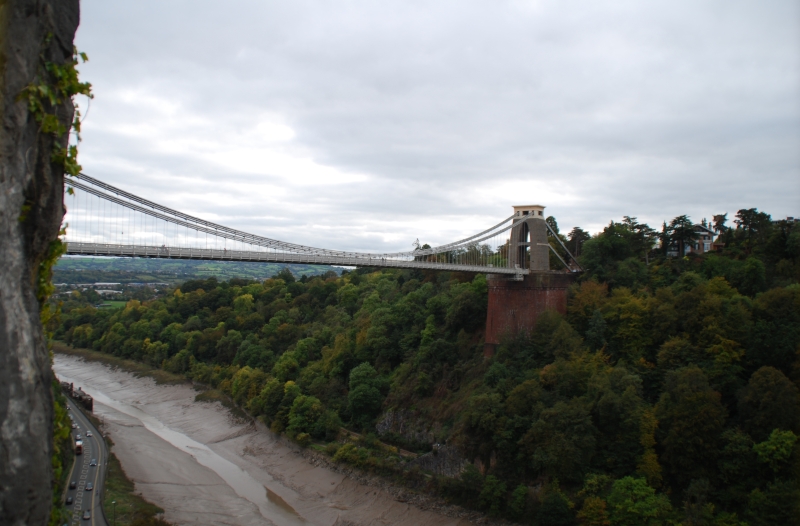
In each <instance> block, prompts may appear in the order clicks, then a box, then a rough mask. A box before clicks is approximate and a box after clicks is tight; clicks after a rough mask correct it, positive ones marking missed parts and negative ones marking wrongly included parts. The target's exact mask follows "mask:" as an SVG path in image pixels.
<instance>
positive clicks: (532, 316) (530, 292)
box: [483, 271, 573, 358]
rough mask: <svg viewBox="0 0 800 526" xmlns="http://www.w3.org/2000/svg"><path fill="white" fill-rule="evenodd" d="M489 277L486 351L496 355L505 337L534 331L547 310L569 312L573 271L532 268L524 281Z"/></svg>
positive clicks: (487, 356)
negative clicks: (541, 270)
mask: <svg viewBox="0 0 800 526" xmlns="http://www.w3.org/2000/svg"><path fill="white" fill-rule="evenodd" d="M486 277H487V280H486V281H487V284H488V286H489V308H488V309H487V311H486V338H485V340H484V341H485V343H484V346H483V355H484V356H485V357H486V358H491V357H492V356H494V352H495V350H496V349H497V346H498V345H499V344H500V341H501V339H502V338H504V337H509V336H511V337H514V336H518V335H521V334H530V333H531V332H532V331H533V329H534V328H535V327H536V322H537V320H538V319H539V316H541V314H542V313H543V312H545V311H546V310H554V311H556V312H559V313H561V314H566V313H567V289H568V288H569V286H570V284H572V281H573V275H572V274H567V273H564V272H548V271H544V272H532V273H530V274H528V275H526V276H525V277H524V278H523V280H522V281H515V280H512V279H508V278H507V277H505V276H501V275H498V274H490V275H488V276H486Z"/></svg>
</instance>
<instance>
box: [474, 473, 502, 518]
mask: <svg viewBox="0 0 800 526" xmlns="http://www.w3.org/2000/svg"><path fill="white" fill-rule="evenodd" d="M505 495H506V483H505V482H502V481H500V480H499V479H498V478H497V477H495V476H494V475H489V476H488V477H486V479H485V480H484V481H483V488H482V489H481V493H480V495H478V502H480V505H481V508H483V509H485V510H488V511H489V513H490V514H491V515H494V516H497V515H499V514H500V512H501V511H503V501H504V500H505Z"/></svg>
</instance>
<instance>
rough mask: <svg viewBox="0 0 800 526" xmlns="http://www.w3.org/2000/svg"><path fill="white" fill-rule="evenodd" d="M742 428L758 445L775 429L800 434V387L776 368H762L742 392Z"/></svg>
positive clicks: (740, 412)
mask: <svg viewBox="0 0 800 526" xmlns="http://www.w3.org/2000/svg"><path fill="white" fill-rule="evenodd" d="M739 416H740V418H741V420H742V427H743V428H744V429H745V431H747V432H748V433H749V434H750V436H752V437H753V439H755V440H756V441H757V442H761V441H762V440H766V439H767V437H768V436H769V434H770V433H771V432H772V430H773V429H783V430H786V431H797V430H798V426H800V395H798V389H797V386H795V385H794V384H793V383H792V381H791V380H789V379H788V378H786V375H784V374H783V373H782V372H780V371H779V370H777V369H775V368H774V367H762V368H760V369H759V370H758V371H756V372H755V373H753V376H751V377H750V380H749V381H748V382H747V386H746V387H744V389H742V391H741V392H740V393H739Z"/></svg>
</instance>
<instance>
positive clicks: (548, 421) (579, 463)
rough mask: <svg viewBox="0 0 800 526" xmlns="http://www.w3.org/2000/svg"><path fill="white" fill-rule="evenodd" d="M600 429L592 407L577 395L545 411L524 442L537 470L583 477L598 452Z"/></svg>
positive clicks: (576, 478)
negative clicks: (593, 423) (597, 426)
mask: <svg viewBox="0 0 800 526" xmlns="http://www.w3.org/2000/svg"><path fill="white" fill-rule="evenodd" d="M596 433H597V430H596V429H595V428H594V426H593V425H592V417H591V414H590V412H589V408H588V407H586V405H585V404H584V402H583V400H581V399H580V398H574V399H571V400H570V401H569V402H558V403H556V404H555V405H554V406H553V407H551V408H549V409H545V410H544V411H542V413H541V415H540V416H539V420H537V421H536V422H534V424H533V425H532V426H531V428H530V430H529V431H528V432H527V433H526V434H525V436H524V437H523V438H522V441H521V445H522V447H523V448H524V449H525V451H526V452H527V453H528V455H529V456H530V459H531V462H532V467H533V468H534V469H535V470H536V471H539V472H541V473H544V474H547V475H550V476H554V477H563V478H564V479H566V480H570V481H580V480H583V475H584V473H585V471H586V470H587V469H588V467H589V463H590V462H591V460H592V457H593V456H594V454H595V435H596Z"/></svg>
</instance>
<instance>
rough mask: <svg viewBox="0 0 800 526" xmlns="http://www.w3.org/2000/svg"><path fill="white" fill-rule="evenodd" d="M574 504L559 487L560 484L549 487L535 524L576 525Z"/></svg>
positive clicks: (553, 525)
mask: <svg viewBox="0 0 800 526" xmlns="http://www.w3.org/2000/svg"><path fill="white" fill-rule="evenodd" d="M573 506H574V504H573V503H572V502H571V501H570V500H569V499H568V498H567V496H566V495H564V493H563V492H562V491H561V489H560V488H559V487H558V482H555V483H553V484H551V485H550V486H548V487H547V488H546V489H545V491H544V495H543V496H542V498H541V502H540V503H539V508H538V509H537V510H536V516H535V524H537V525H539V526H569V525H571V524H575V513H574V511H573V509H572V508H573Z"/></svg>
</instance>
